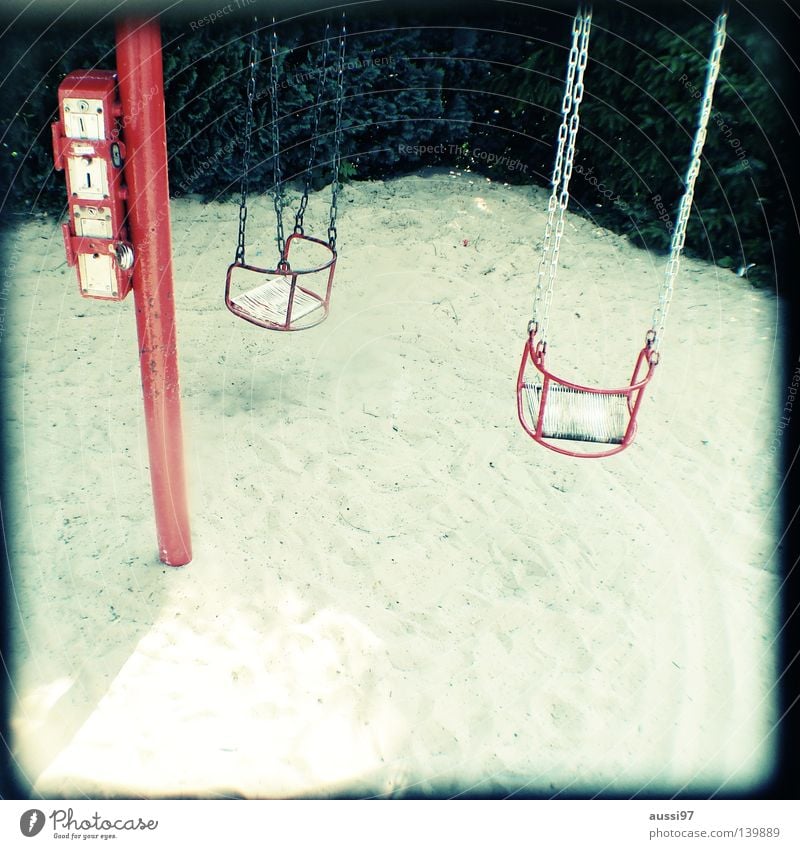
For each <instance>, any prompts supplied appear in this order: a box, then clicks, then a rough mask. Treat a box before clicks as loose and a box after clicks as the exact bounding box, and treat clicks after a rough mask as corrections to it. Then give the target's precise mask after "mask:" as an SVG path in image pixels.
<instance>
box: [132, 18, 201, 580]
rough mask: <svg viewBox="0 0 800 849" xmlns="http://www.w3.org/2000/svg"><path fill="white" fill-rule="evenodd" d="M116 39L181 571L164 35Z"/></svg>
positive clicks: (164, 539) (150, 24)
mask: <svg viewBox="0 0 800 849" xmlns="http://www.w3.org/2000/svg"><path fill="white" fill-rule="evenodd" d="M116 36H117V73H118V76H119V90H120V98H121V100H122V109H123V115H122V123H123V128H124V129H123V132H124V138H125V144H126V147H127V160H126V162H125V180H126V183H127V186H128V229H129V232H130V235H131V241H132V243H133V250H134V255H135V258H136V259H135V264H134V276H133V297H134V303H135V307H136V327H137V332H138V336H139V358H140V365H141V372H142V391H143V395H144V412H145V422H146V425H147V443H148V448H149V453H150V479H151V481H152V485H153V501H154V503H155V514H156V532H157V534H158V553H159V557H160V559H161V560H162V562H164V563H166V564H168V565H170V566H183V565H184V564H186V563H188V562H189V561H190V560H191V559H192V544H191V535H190V530H189V511H188V506H187V498H186V476H185V471H184V464H183V430H182V426H181V399H180V388H179V385H178V356H177V340H176V330H175V300H174V297H173V284H172V234H171V227H170V217H169V183H168V180H167V135H166V130H165V114H164V73H163V66H162V61H161V29H160V26H159V23H158V19H157V18H153V19H150V20H147V19H126V20H123V21H121V22H120V23H119V24H118V25H117V33H116Z"/></svg>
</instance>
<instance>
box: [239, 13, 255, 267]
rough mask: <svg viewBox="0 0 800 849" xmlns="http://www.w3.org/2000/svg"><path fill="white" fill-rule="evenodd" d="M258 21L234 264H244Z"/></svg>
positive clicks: (252, 47)
mask: <svg viewBox="0 0 800 849" xmlns="http://www.w3.org/2000/svg"><path fill="white" fill-rule="evenodd" d="M257 33H258V19H257V18H255V17H254V18H253V29H252V32H251V33H250V57H249V66H250V78H249V79H248V81H247V110H246V113H245V123H244V150H243V152H242V182H241V191H242V196H241V199H240V200H239V241H238V243H237V245H236V258H235V262H240V263H242V264H244V242H245V237H246V230H247V194H248V191H249V189H250V152H251V146H252V135H253V111H254V109H253V103H254V101H255V97H256V65H257V64H258V35H257Z"/></svg>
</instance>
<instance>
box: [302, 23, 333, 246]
mask: <svg viewBox="0 0 800 849" xmlns="http://www.w3.org/2000/svg"><path fill="white" fill-rule="evenodd" d="M329 32H330V24H327V23H326V24H325V38H324V39H323V41H322V56H321V57H320V70H319V71H318V73H319V74H320V77H319V80H318V81H317V94H316V97H315V99H314V106H313V110H314V111H313V113H312V114H313V118H312V127H311V140H310V142H309V149H308V162H307V164H306V173H305V181H304V183H303V196H302V197H301V198H300V205H299V207H298V208H297V212H296V214H295V217H294V232H295V233H296V234H297V235H299V236H302V235H303V233H304V230H303V217H304V215H305V213H306V209H307V207H308V193H309V192H310V191H311V170H312V168H313V167H314V163H315V162H316V160H317V140H318V137H319V115H320V111H321V106H322V95H323V94H324V92H325V83H326V82H327V76H328V47H329V42H330V35H329Z"/></svg>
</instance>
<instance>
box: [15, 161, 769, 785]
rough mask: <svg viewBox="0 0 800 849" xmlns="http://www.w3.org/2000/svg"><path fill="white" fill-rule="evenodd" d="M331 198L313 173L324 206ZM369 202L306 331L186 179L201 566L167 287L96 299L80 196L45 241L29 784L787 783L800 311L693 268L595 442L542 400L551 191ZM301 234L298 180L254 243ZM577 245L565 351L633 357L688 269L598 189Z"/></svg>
mask: <svg viewBox="0 0 800 849" xmlns="http://www.w3.org/2000/svg"><path fill="white" fill-rule="evenodd" d="M315 201H316V202H315ZM326 202H327V196H324V197H319V198H312V203H311V207H312V209H316V210H317V214H318V216H319V217H318V218H317V219H316V220H317V221H318V223H320V224H321V223H322V221H321V216H322V215H324V213H325V211H326V210H327V203H326ZM340 204H341V213H340V227H339V231H340V251H341V259H340V264H339V268H338V271H337V278H336V283H335V288H334V298H333V303H332V313H331V316H330V318H329V320H328V321H327V322H326V323H324V324H323V325H321V326H320V327H318V328H317V329H315V330H311V331H308V332H307V333H297V334H277V333H270V332H268V331H264V330H260V329H258V328H255V327H253V326H250V325H248V324H247V323H245V322H243V321H240V320H237V319H236V318H235V317H233V316H232V315H230V314H229V313H228V312H227V311H226V310H225V308H224V305H223V303H222V293H223V282H224V274H225V269H226V267H227V265H228V263H229V262H230V260H231V258H232V254H233V249H234V245H235V233H236V219H237V213H236V203H235V201H231V202H229V203H224V204H223V203H220V204H208V205H204V204H203V203H201V202H200V201H199V200H196V199H180V200H176V201H174V202H173V208H172V215H173V237H174V259H175V275H176V287H177V307H178V334H179V348H180V357H181V385H182V392H183V398H184V427H185V441H186V448H187V464H188V477H189V488H190V495H191V510H192V526H193V535H194V561H193V563H192V564H191V565H190V566H189V567H187V568H184V569H173V568H168V567H164V566H162V565H161V564H159V563H158V561H157V558H156V544H155V529H154V522H153V516H152V502H151V495H150V483H149V472H148V465H147V464H148V459H147V449H146V444H145V435H144V430H143V423H142V413H141V392H140V384H139V372H138V363H137V362H136V343H135V325H134V314H133V304H132V300H129V301H126V302H123V303H121V304H109V303H103V302H99V301H90V300H84V299H82V298H81V297H80V296H79V294H78V291H77V284H76V280H75V273H74V271H73V269H71V268H68V267H67V266H66V264H65V261H64V255H63V244H62V241H61V236H60V231H59V229H58V223H57V222H56V221H54V220H53V219H52V218H50V219H44V220H42V219H38V220H36V221H30V222H27V223H23V224H22V225H20V227H19V230H18V232H17V233H16V234H15V235H16V238H17V239H18V240H19V242H18V243H19V244H22V245H25V246H26V248H25V250H24V251H23V252H22V254H21V255H19V256H18V257H17V260H18V261H17V266H16V274H15V282H14V286H13V288H12V290H11V291H10V292H9V302H8V314H7V322H6V339H5V345H6V347H5V357H4V360H3V363H2V369H3V371H2V375H3V397H4V398H5V399H6V402H7V403H6V409H5V416H6V427H7V430H6V433H7V434H8V439H9V441H10V444H11V447H12V449H13V461H12V464H11V467H10V468H9V469H7V471H6V473H7V474H9V475H10V476H11V480H12V486H13V492H14V493H15V494H16V497H15V501H14V503H13V504H12V505H6V509H5V510H4V518H5V521H6V523H7V530H8V531H9V541H10V552H9V554H10V558H11V563H12V567H13V574H14V584H13V591H14V596H13V601H14V604H15V605H16V615H15V616H14V617H13V619H12V622H11V623H10V628H11V631H12V637H13V640H14V645H15V653H14V660H15V663H16V668H15V672H14V681H15V691H14V693H13V694H12V695H13V697H14V703H13V705H12V707H13V715H12V725H13V731H14V739H13V744H14V749H15V754H16V756H17V758H18V762H19V764H20V768H21V771H22V775H23V776H24V777H26V778H27V780H28V781H29V782H30V784H31V787H32V791H31V792H32V793H33V794H41V795H43V796H67V797H76V796H79V795H87V796H95V797H96V796H107V795H125V796H130V795H142V796H172V795H177V794H190V795H198V796H218V795H221V796H226V795H243V796H253V797H255V796H258V797H276V796H277V797H298V796H341V795H360V796H386V795H392V796H403V795H408V794H415V795H416V794H434V795H444V794H456V793H459V792H467V793H471V794H477V795H481V794H489V793H513V792H523V793H525V794H545V795H551V794H557V793H569V794H590V793H603V792H614V793H635V792H637V791H641V792H643V793H650V794H653V793H660V792H667V793H672V792H676V791H679V790H687V791H688V790H693V791H697V792H705V793H707V792H713V791H714V790H719V791H720V792H722V793H729V792H730V793H733V792H743V791H744V792H746V790H747V789H748V788H749V787H752V786H753V785H754V783H755V782H759V781H761V780H763V779H765V778H767V777H768V776H769V774H770V770H771V768H772V764H773V761H774V757H775V745H776V741H775V736H774V733H773V730H774V726H775V723H776V716H777V713H776V712H777V700H776V689H775V682H776V642H775V640H776V630H777V625H776V623H777V617H778V606H777V599H778V595H777V594H778V592H779V585H778V577H777V574H776V572H777V569H776V555H775V551H776V549H775V545H776V541H777V534H776V530H775V529H776V523H777V504H778V501H777V498H778V490H779V484H780V480H779V476H778V470H777V459H776V456H775V452H774V450H773V449H774V440H775V439H776V428H775V427H774V426H773V423H777V421H778V419H779V417H780V413H779V410H780V407H781V405H782V403H783V391H782V389H783V388H782V387H781V386H780V369H779V360H780V343H781V329H780V325H781V319H782V317H781V316H780V315H779V304H778V302H777V301H776V299H775V298H774V297H773V296H771V295H769V294H767V293H764V292H759V291H756V290H754V289H752V288H751V287H750V285H749V284H748V283H747V281H746V280H742V279H739V278H737V277H736V276H735V275H734V274H733V273H731V272H729V271H725V270H722V269H718V268H715V267H713V266H710V265H706V264H704V263H700V262H695V261H691V260H684V263H683V266H682V274H681V277H680V280H679V284H678V287H677V291H676V295H675V300H674V304H673V309H672V312H671V317H670V326H669V328H668V330H667V335H666V341H665V346H664V352H663V353H664V356H663V359H662V365H661V366H660V367H659V369H658V371H657V374H656V377H655V379H654V383H653V384H652V387H651V390H650V391H648V394H647V397H646V399H645V402H644V405H643V409H642V413H641V419H640V433H639V436H638V438H637V441H636V443H635V445H634V446H633V447H632V448H631V449H630V450H628V451H626V452H624V453H623V454H621V455H619V456H617V457H613V458H610V459H606V460H598V461H585V460H583V461H576V460H570V459H567V458H564V457H560V456H557V455H555V454H553V453H551V452H548V451H546V450H545V449H543V448H541V447H539V446H537V445H536V444H535V443H534V442H533V441H532V440H530V439H529V438H528V437H527V436H526V435H525V434H524V432H523V431H522V429H521V428H520V427H519V425H518V423H517V421H516V411H515V400H514V381H515V377H516V369H517V365H518V360H519V356H520V353H521V350H522V344H523V341H524V335H525V328H526V324H527V320H528V317H529V312H530V308H531V302H532V295H533V282H534V270H535V267H536V262H537V260H538V254H537V243H538V240H539V239H540V237H541V233H542V231H543V225H544V211H545V209H546V194H545V192H544V191H543V190H540V189H535V188H530V187H510V186H504V185H502V184H497V183H493V182H489V181H487V180H486V179H485V178H483V177H478V176H475V175H472V174H466V173H460V172H453V173H452V174H448V173H446V172H445V173H442V172H424V173H421V174H420V175H418V176H412V177H407V178H404V179H398V180H393V181H391V182H386V183H381V182H373V183H356V184H352V185H350V186H348V187H347V189H346V192H345V194H344V197H343V199H342V201H341V202H340ZM20 220H21V219H20ZM257 221H258V222H261V223H262V225H263V233H262V235H263V238H259V233H258V232H257V229H256V227H257V225H256V223H254V222H257ZM311 221H312V223H313V221H314V219H313V218H312V219H311ZM272 226H273V224H272V217H271V211H270V201H269V199H267V198H263V199H261V200H259V201H257V202H256V203H255V204H254V208H253V209H252V210H251V215H250V227H251V231H250V236H251V245H250V251H249V256H250V257H251V258H252V259H254V260H256V261H260V262H263V263H265V264H270V263H271V262H272V260H273V256H272V253H273V246H272V242H271V238H272V235H271V234H272ZM322 230H323V228H320V231H322ZM464 240H467V242H468V244H466V245H465V244H464ZM562 259H563V264H562V268H561V272H560V276H559V280H558V283H557V288H556V294H555V298H554V304H553V314H552V318H551V329H552V336H551V339H552V344H551V346H550V359H549V363H550V366H551V367H552V368H553V369H554V370H555V371H557V372H558V373H560V374H561V375H562V376H564V377H570V376H572V377H573V378H575V379H577V380H579V381H582V382H588V383H597V384H602V383H606V384H618V383H620V382H624V380H625V379H626V378H627V377H628V376H629V371H630V369H631V367H632V364H633V359H634V357H635V354H636V352H637V351H638V349H639V347H640V345H641V342H642V338H643V334H644V332H645V330H646V329H647V326H648V322H649V320H650V316H651V314H652V309H653V306H654V303H655V299H656V295H657V291H658V287H659V284H660V282H661V276H662V271H663V258H659V257H656V256H653V255H650V254H648V253H646V252H644V251H641V250H638V249H636V248H634V247H632V246H631V245H630V244H629V243H628V242H627V241H626V240H624V239H622V238H619V237H617V236H615V235H613V234H611V233H609V232H607V231H605V230H602V229H600V228H598V227H596V226H595V225H594V224H593V223H592V222H591V221H589V220H588V219H585V218H581V217H578V216H576V215H573V214H570V216H569V221H568V225H567V230H566V234H565V238H564V245H563V247H562ZM745 352H746V355H745Z"/></svg>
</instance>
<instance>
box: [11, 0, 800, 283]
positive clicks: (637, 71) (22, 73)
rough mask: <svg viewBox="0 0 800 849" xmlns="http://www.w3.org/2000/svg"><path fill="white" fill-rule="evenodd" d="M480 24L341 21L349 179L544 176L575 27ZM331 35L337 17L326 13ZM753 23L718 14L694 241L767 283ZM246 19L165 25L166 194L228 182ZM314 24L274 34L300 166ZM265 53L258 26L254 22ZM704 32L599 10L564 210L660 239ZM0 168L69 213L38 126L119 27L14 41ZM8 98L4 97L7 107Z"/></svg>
mask: <svg viewBox="0 0 800 849" xmlns="http://www.w3.org/2000/svg"><path fill="white" fill-rule="evenodd" d="M497 8H498V7H494V9H493V15H492V17H491V18H487V17H486V16H485V13H484V14H481V13H480V12H479V11H476V12H470V11H469V10H465V11H463V12H462V13H460V15H459V16H458V17H457V18H454V17H453V16H452V14H450V15H449V16H448V17H447V18H446V19H445V18H444V17H443V16H442V15H441V14H435V13H433V12H431V13H429V14H427V15H426V14H422V13H420V12H415V13H414V14H413V15H412V14H406V15H401V14H396V15H395V16H393V17H388V18H380V19H379V18H376V17H370V16H368V15H359V14H354V15H352V16H351V17H350V18H349V21H348V28H349V38H348V42H347V68H346V74H345V86H344V98H345V101H344V126H345V131H344V151H343V153H344V156H345V167H344V173H345V176H346V177H347V178H350V179H372V178H380V179H387V178H391V177H394V176H399V175H402V174H405V173H411V172H414V171H417V170H419V169H420V168H421V167H423V166H424V165H443V166H450V167H452V166H457V167H461V168H470V169H472V170H474V171H477V172H481V173H485V174H487V175H489V176H491V177H492V178H493V179H497V180H500V181H503V182H509V183H538V184H540V185H547V183H548V180H549V173H550V169H551V165H552V157H553V152H554V139H555V132H556V129H557V126H558V120H559V115H558V109H559V106H560V101H561V95H562V86H563V76H564V69H565V61H566V46H567V43H568V39H569V31H570V18H569V16H568V14H565V13H543V12H541V11H537V12H536V14H534V13H533V11H532V10H529V9H525V8H523V7H520V6H515V5H512V4H509V5H508V6H507V7H505V8H503V7H500V8H501V14H499V15H498V14H497ZM332 23H333V26H334V27H335V26H336V24H337V22H336V21H333V22H332ZM748 27H751V19H749V18H748V19H746V20H737V17H736V15H735V14H734V16H733V18H732V20H731V21H730V24H729V33H730V34H729V39H728V44H727V46H726V48H725V53H724V56H723V73H722V76H721V77H720V82H719V85H718V94H717V98H716V101H715V110H714V114H713V116H712V121H711V126H710V129H709V133H708V141H707V144H706V154H705V157H706V162H705V163H704V167H703V170H702V172H701V176H700V179H699V181H698V186H697V191H696V196H695V201H696V207H695V214H694V215H693V218H692V221H691V223H690V228H689V236H688V239H687V251H689V252H691V253H693V254H695V255H699V256H702V257H706V258H709V259H712V260H713V261H715V262H717V263H719V264H720V265H725V266H729V267H739V266H744V265H746V264H749V263H756V265H755V267H754V268H753V269H752V270H751V271H750V275H749V276H750V279H751V280H752V281H753V282H763V283H768V282H772V268H773V266H774V257H773V250H774V249H775V244H776V243H777V244H780V242H781V240H782V239H783V237H784V226H783V220H782V216H783V214H784V211H785V210H786V209H787V205H788V203H789V198H788V196H787V190H786V187H785V184H784V182H783V179H782V174H781V170H780V167H779V164H780V163H781V162H782V161H784V157H786V156H787V154H788V151H787V150H786V149H785V142H784V139H785V138H786V136H787V134H786V133H785V131H784V121H785V117H784V115H785V111H784V110H783V109H782V99H781V98H782V97H784V96H785V94H786V93H785V92H783V91H782V90H781V84H782V78H781V73H780V69H781V64H780V63H781V57H780V55H779V54H778V53H777V51H776V49H775V48H774V47H773V46H772V43H771V42H769V41H768V40H767V39H766V38H765V37H764V35H763V34H762V32H761V31H759V30H757V29H754V28H748ZM249 29H250V21H249V20H248V19H243V18H236V17H235V16H234V15H233V14H231V15H227V16H226V17H225V18H224V19H223V20H222V21H221V22H218V23H215V24H214V25H210V26H209V25H207V26H198V25H197V22H181V23H175V22H174V21H173V22H170V23H166V24H165V25H164V28H163V37H164V62H165V77H166V102H167V111H168V125H167V133H168V143H169V149H170V156H171V159H170V180H171V187H172V191H173V193H174V194H175V195H183V194H189V193H192V194H199V195H201V196H203V197H204V198H207V199H210V198H216V197H225V196H228V195H230V194H234V193H236V192H237V191H238V180H239V174H240V169H241V132H242V129H243V126H244V108H245V85H246V79H247V73H248V72H247V68H246V65H247V50H248V38H247V35H248V32H249ZM322 32H323V23H322V20H321V18H320V17H319V16H314V17H313V18H301V19H299V20H298V21H295V22H293V23H292V24H284V25H281V26H280V27H279V39H280V58H279V66H280V72H281V85H280V88H279V92H278V101H279V104H280V110H281V115H282V116H283V117H282V118H281V120H280V124H279V129H280V134H281V143H282V148H283V155H282V168H283V174H284V176H285V178H286V179H287V181H292V180H296V179H297V178H298V177H299V175H301V173H302V170H303V167H304V165H305V160H306V157H307V153H308V142H309V136H310V128H311V110H310V108H309V107H310V104H311V102H312V99H313V95H314V91H315V85H316V82H317V79H318V73H317V69H318V63H319V47H320V38H321V35H322ZM261 36H262V37H261V42H260V44H261V47H262V50H263V55H262V58H264V57H268V38H267V36H268V32H267V30H264V31H263V32H262V33H261ZM710 40H711V26H710V24H709V22H708V21H707V20H705V19H703V18H702V17H701V16H700V15H699V14H697V13H694V15H693V16H690V15H689V14H688V13H687V12H686V11H684V12H681V13H680V14H679V15H677V16H676V15H675V14H671V17H670V18H669V19H665V20H662V21H656V20H651V19H648V18H647V16H645V15H643V14H642V13H640V12H637V11H635V10H631V9H628V10H626V11H621V10H620V8H619V7H616V6H613V7H608V8H601V9H598V10H596V11H595V27H594V30H593V34H592V41H591V45H590V52H591V59H590V62H589V66H588V68H587V71H586V99H585V100H584V106H583V110H582V123H581V132H580V136H579V141H578V150H577V156H576V169H575V172H574V175H573V179H572V184H571V190H572V195H573V197H574V206H573V207H572V208H573V209H581V208H582V209H583V212H584V214H587V215H591V216H592V217H594V218H595V219H597V220H598V221H599V222H600V223H602V224H604V225H606V226H610V227H612V228H613V229H616V230H617V231H619V232H624V233H628V234H629V235H630V236H631V237H632V238H634V239H635V240H637V241H639V242H641V243H642V244H644V245H645V246H646V247H648V248H649V249H655V250H664V249H666V247H667V246H668V241H669V231H668V227H667V224H666V222H665V219H666V218H671V217H672V216H674V211H675V209H676V207H677V200H678V198H679V195H680V192H681V190H682V176H683V172H684V169H685V166H686V161H687V159H688V155H689V150H690V146H691V135H692V133H693V129H694V122H695V120H696V114H697V107H698V104H699V100H698V96H699V95H698V92H699V90H700V88H701V87H702V83H703V79H704V62H705V58H704V57H705V55H706V54H707V52H708V49H709V46H710ZM0 50H2V55H3V56H4V63H5V64H7V69H6V71H4V76H6V75H7V76H6V81H5V83H4V84H3V86H2V91H3V96H4V101H5V104H6V108H5V109H4V111H3V115H4V117H3V119H2V126H0V133H2V139H3V141H2V159H1V160H0V173H1V174H2V180H3V185H4V186H5V187H6V188H7V195H6V199H7V201H8V200H10V201H13V202H14V204H15V206H17V207H18V208H19V207H27V208H28V209H41V208H46V209H50V210H54V209H60V208H62V207H63V201H64V185H63V176H62V175H60V174H54V173H53V171H52V155H51V150H50V130H49V124H50V122H51V121H52V120H53V119H54V117H55V108H56V102H57V98H56V90H57V88H58V84H59V81H60V80H61V79H62V78H63V76H64V75H65V74H66V73H67V72H68V71H70V70H73V69H75V68H81V67H91V66H93V65H96V66H98V67H105V68H109V67H113V30H112V27H111V25H110V24H100V25H98V26H96V27H94V28H92V29H91V30H90V32H89V34H88V35H87V34H84V33H83V32H82V31H79V30H77V29H75V28H74V26H73V27H59V28H50V29H45V28H44V27H42V28H41V29H40V30H39V31H31V32H30V33H27V34H26V37H25V38H21V37H20V35H19V33H18V32H17V33H16V35H15V34H13V33H12V34H9V35H6V36H5V38H4V39H3V40H2V44H0ZM268 65H269V62H268V59H267V60H266V61H263V62H262V63H261V64H260V66H259V80H258V85H257V91H256V104H255V110H256V127H257V130H256V135H255V138H254V161H253V169H252V177H251V185H252V189H253V190H254V191H267V190H269V189H270V187H271V182H272V162H271V158H270V145H271V126H270V119H269V113H270V93H269V87H268V78H269V73H268ZM334 93H335V89H334V87H333V85H331V84H330V81H329V86H328V88H327V89H326V101H327V102H326V111H325V112H324V114H323V121H322V124H321V133H320V136H319V164H318V167H317V168H315V170H314V182H315V185H317V186H320V185H323V184H324V183H326V182H328V181H329V179H330V176H329V171H328V168H329V162H330V158H331V150H332V148H331V141H332V136H331V129H332V120H331V111H330V110H331V108H332V104H331V102H330V101H331V98H332V97H333V95H334ZM9 107H11V108H9Z"/></svg>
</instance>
